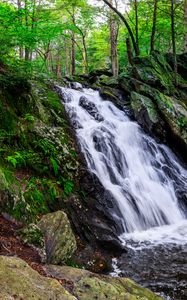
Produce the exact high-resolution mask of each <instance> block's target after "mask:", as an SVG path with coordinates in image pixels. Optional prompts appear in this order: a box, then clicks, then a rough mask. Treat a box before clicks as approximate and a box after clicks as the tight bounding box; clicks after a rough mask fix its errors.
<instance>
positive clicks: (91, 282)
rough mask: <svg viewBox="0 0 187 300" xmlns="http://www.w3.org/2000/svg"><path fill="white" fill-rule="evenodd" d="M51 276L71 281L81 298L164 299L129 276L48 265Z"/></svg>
mask: <svg viewBox="0 0 187 300" xmlns="http://www.w3.org/2000/svg"><path fill="white" fill-rule="evenodd" d="M46 271H47V273H48V274H49V275H50V276H54V277H55V278H58V279H60V280H66V281H71V282H72V284H73V294H74V295H75V296H76V297H77V298H78V299H80V300H87V299H90V300H94V299H99V300H105V299H106V300H107V299H108V300H124V299H128V300H162V298H161V297H159V296H157V295H155V294H154V293H153V292H151V291H150V290H148V289H145V288H142V287H141V286H139V285H138V284H136V283H135V282H134V281H132V280H130V279H128V278H113V277H109V276H102V275H96V274H94V273H91V272H88V271H85V270H80V269H74V268H71V267H67V266H63V267H60V266H52V265H50V266H47V267H46Z"/></svg>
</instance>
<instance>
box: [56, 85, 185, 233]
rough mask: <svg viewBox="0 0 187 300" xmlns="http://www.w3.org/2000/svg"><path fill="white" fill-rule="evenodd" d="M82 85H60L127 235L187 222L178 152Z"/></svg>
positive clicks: (87, 155) (88, 156)
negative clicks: (160, 141) (176, 155)
mask: <svg viewBox="0 0 187 300" xmlns="http://www.w3.org/2000/svg"><path fill="white" fill-rule="evenodd" d="M78 88H79V90H74V89H70V88H60V89H61V93H62V94H63V101H64V105H65V108H66V111H67V113H68V114H69V117H70V119H71V122H72V125H73V126H74V128H75V130H76V134H77V137H78V141H79V143H80V146H81V149H82V152H83V154H84V156H85V159H86V162H87V165H88V168H89V169H90V171H91V172H93V173H94V174H95V175H96V176H97V177H98V178H99V180H100V182H101V183H102V185H103V186H104V187H105V189H106V190H108V191H110V193H111V194H112V195H113V197H114V199H115V201H116V206H118V208H119V210H120V212H121V216H122V224H123V229H124V234H126V235H127V236H128V234H132V233H134V232H138V233H142V232H146V231H147V230H148V231H147V232H149V230H150V229H151V230H152V229H154V228H157V227H159V228H160V227H161V226H162V227H163V228H164V227H165V226H168V225H170V226H171V227H170V228H172V226H175V224H181V222H184V221H185V212H184V207H183V206H182V204H181V202H180V201H179V200H178V197H179V196H180V195H181V193H183V195H185V194H186V192H187V172H186V171H185V169H184V168H183V167H182V165H181V164H180V162H179V161H178V159H177V158H176V157H175V155H174V154H173V153H172V151H171V150H170V149H169V148H168V147H166V146H165V145H160V144H158V143H156V141H155V140H154V139H153V138H151V137H150V136H148V135H146V134H145V133H144V132H143V130H142V129H141V128H140V126H139V125H138V124H137V123H136V122H134V121H132V120H130V119H129V117H128V116H127V115H126V113H125V112H123V111H121V110H119V109H118V108H117V107H115V105H114V104H113V103H112V102H110V101H104V100H103V99H102V98H101V97H100V96H99V92H98V91H94V90H92V89H80V86H79V87H78ZM179 187H180V188H181V187H182V192H181V190H180V188H179Z"/></svg>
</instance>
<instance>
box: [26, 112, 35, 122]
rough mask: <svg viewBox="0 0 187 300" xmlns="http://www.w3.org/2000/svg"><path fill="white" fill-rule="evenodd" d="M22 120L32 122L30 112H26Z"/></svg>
mask: <svg viewBox="0 0 187 300" xmlns="http://www.w3.org/2000/svg"><path fill="white" fill-rule="evenodd" d="M24 120H25V121H28V122H30V123H33V122H34V117H33V116H32V115H30V114H26V115H25V116H24Z"/></svg>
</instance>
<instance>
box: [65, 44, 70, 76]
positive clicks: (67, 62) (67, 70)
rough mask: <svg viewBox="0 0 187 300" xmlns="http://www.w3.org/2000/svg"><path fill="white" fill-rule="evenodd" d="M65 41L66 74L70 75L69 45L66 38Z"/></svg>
mask: <svg viewBox="0 0 187 300" xmlns="http://www.w3.org/2000/svg"><path fill="white" fill-rule="evenodd" d="M64 43H65V64H66V71H65V74H66V75H67V76H69V46H68V42H67V40H66V39H65V42H64Z"/></svg>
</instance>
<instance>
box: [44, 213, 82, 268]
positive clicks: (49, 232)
mask: <svg viewBox="0 0 187 300" xmlns="http://www.w3.org/2000/svg"><path fill="white" fill-rule="evenodd" d="M38 226H39V228H40V230H41V232H42V233H43V235H44V237H45V250H46V255H47V262H48V263H52V264H63V263H64V262H65V261H66V260H68V259H69V258H71V256H72V255H73V253H74V252H75V250H76V249H77V245H76V240H75V236H74V234H73V231H72V229H71V225H70V222H69V220H68V218H67V215H66V214H65V213H64V212H63V211H57V212H54V213H50V214H47V215H45V216H43V217H42V219H41V221H40V222H39V223H38Z"/></svg>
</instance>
